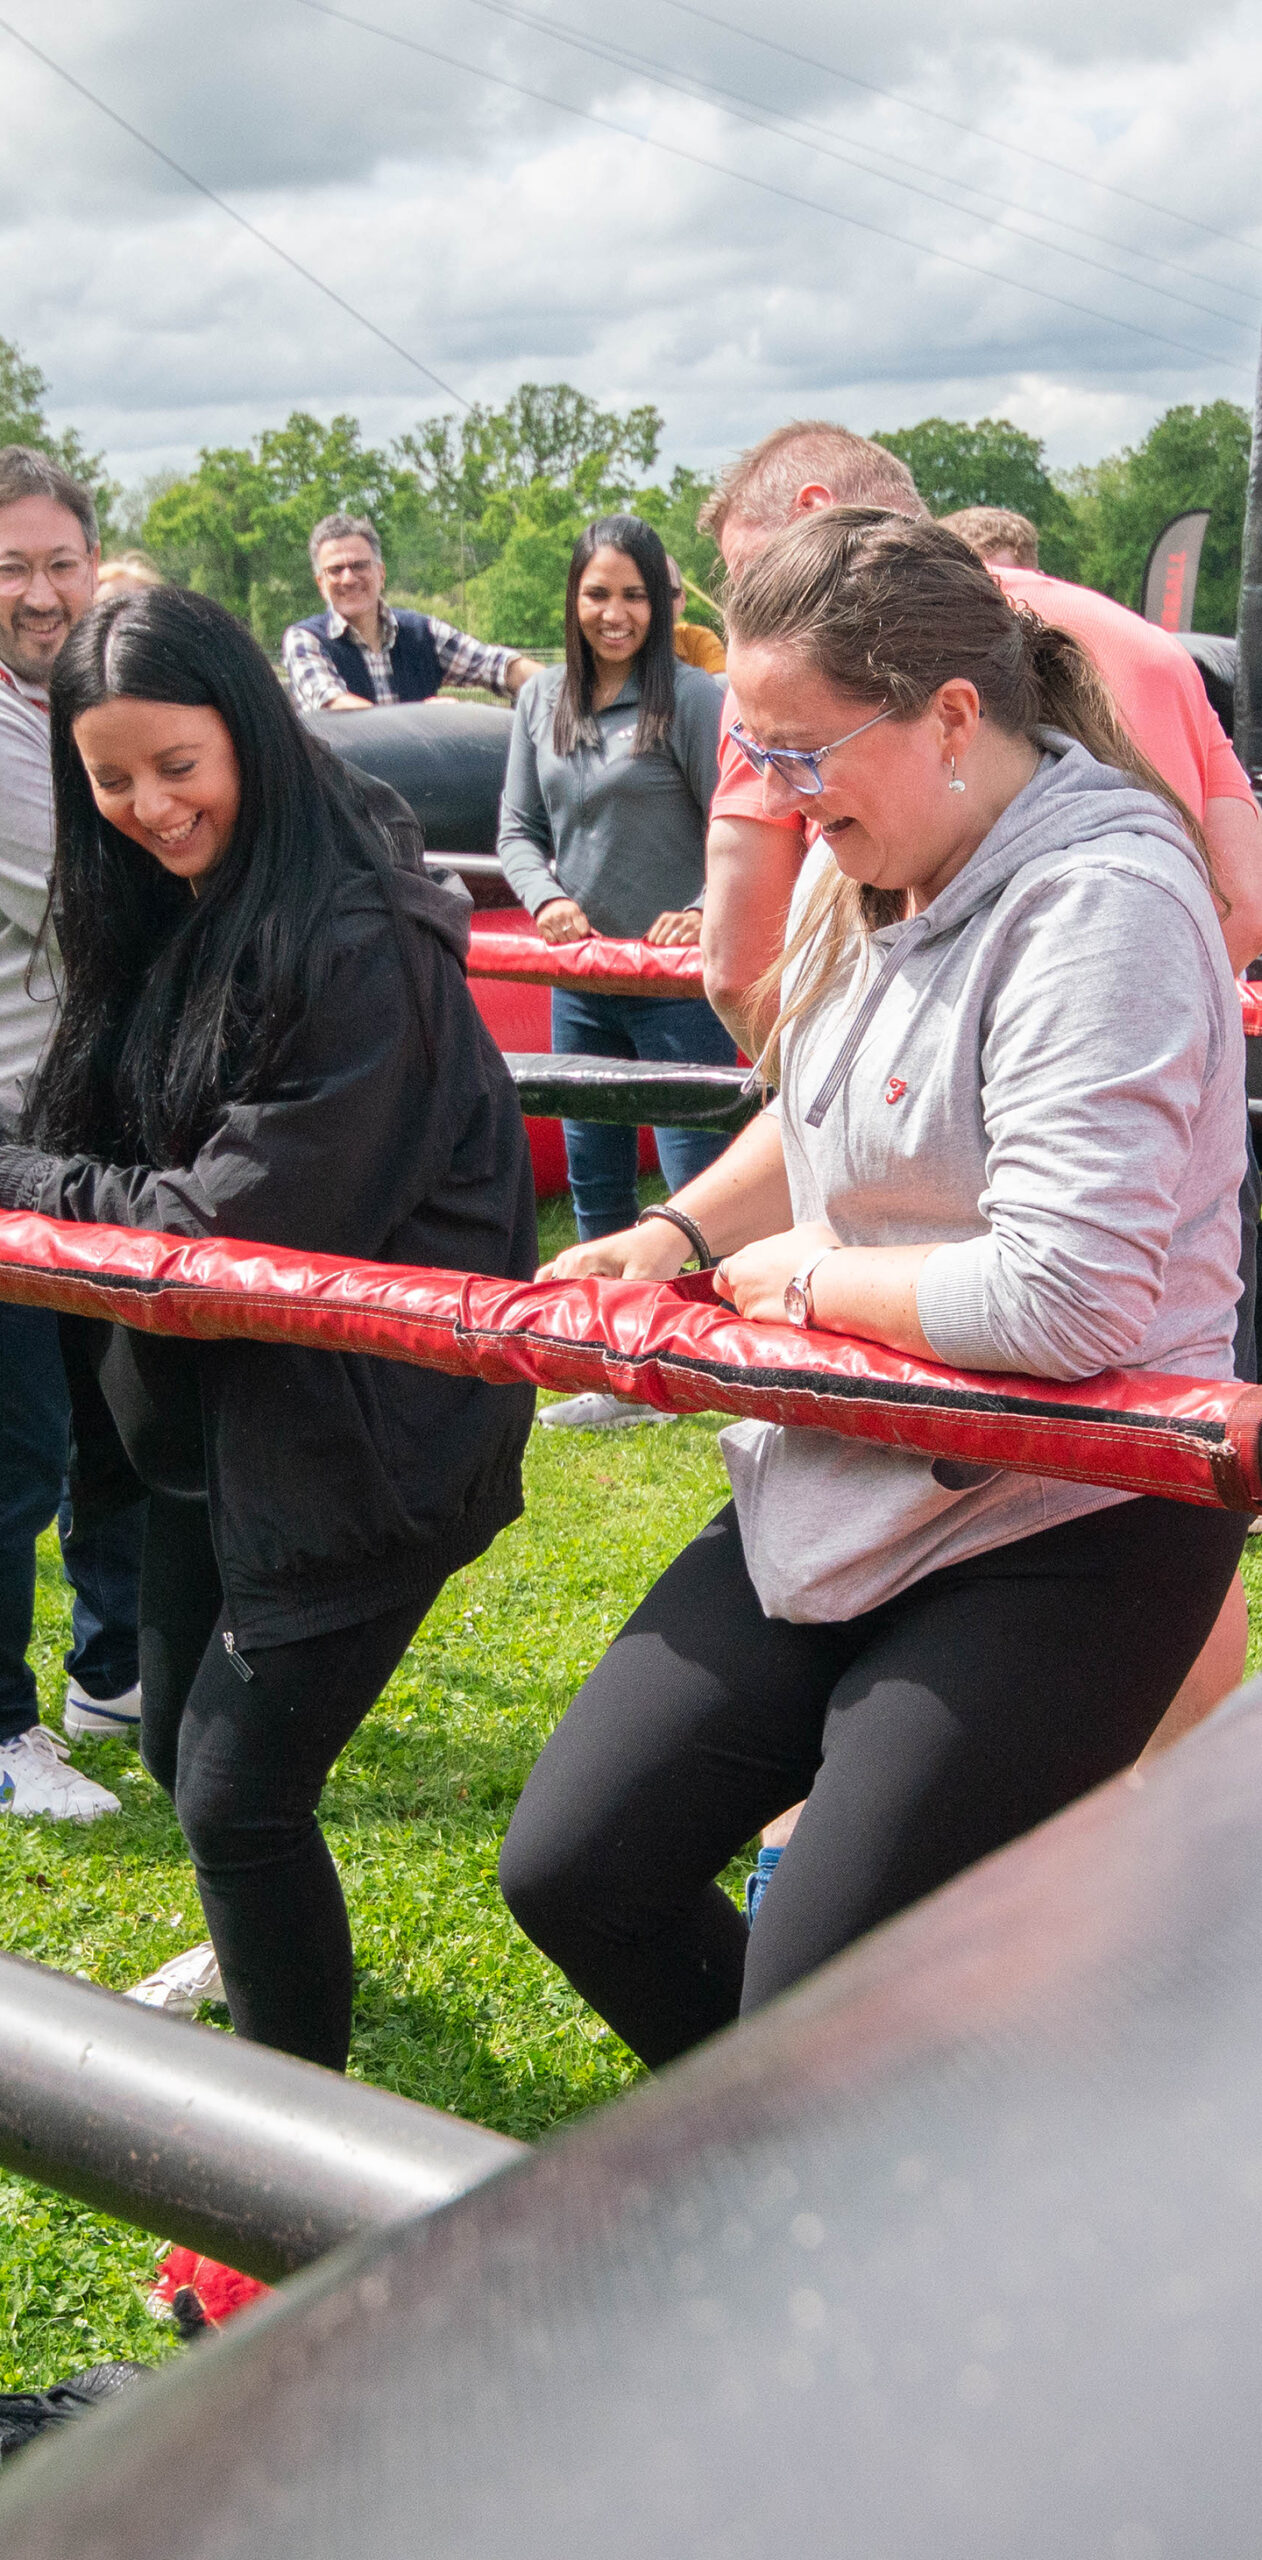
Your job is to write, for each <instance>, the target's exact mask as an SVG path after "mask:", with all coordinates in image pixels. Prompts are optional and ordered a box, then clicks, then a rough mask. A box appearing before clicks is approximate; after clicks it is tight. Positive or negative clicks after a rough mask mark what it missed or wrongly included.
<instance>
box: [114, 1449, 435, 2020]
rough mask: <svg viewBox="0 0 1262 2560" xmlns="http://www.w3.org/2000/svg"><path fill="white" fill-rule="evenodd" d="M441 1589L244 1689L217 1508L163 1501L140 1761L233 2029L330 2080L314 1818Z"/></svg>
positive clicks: (278, 1654)
mask: <svg viewBox="0 0 1262 2560" xmlns="http://www.w3.org/2000/svg"><path fill="white" fill-rule="evenodd" d="M441 1586H442V1576H441V1575H440V1576H438V1577H437V1579H436V1581H435V1585H434V1590H433V1591H432V1592H431V1593H430V1594H429V1595H428V1597H427V1598H426V1599H425V1600H424V1602H423V1603H422V1602H421V1601H418V1600H408V1601H405V1602H403V1603H402V1604H401V1605H400V1606H398V1607H396V1608H393V1609H390V1610H387V1611H386V1613H385V1615H384V1616H382V1617H379V1618H373V1619H372V1620H370V1622H369V1623H368V1624H367V1625H366V1626H355V1627H344V1628H340V1629H339V1630H338V1631H337V1633H336V1634H333V1635H325V1636H310V1637H306V1638H304V1639H303V1640H302V1641H301V1642H299V1643H296V1644H279V1645H267V1646H257V1647H254V1646H252V1647H250V1648H249V1649H248V1664H249V1668H250V1670H251V1672H252V1674H253V1677H252V1678H251V1679H249V1680H243V1679H242V1678H241V1675H240V1673H239V1672H238V1671H235V1670H234V1669H233V1666H232V1663H231V1661H230V1659H229V1656H228V1654H227V1651H226V1650H225V1646H224V1641H223V1638H224V1630H225V1624H226V1621H225V1616H224V1603H223V1590H222V1587H221V1585H220V1581H219V1571H218V1567H217V1565H216V1563H215V1553H214V1548H213V1546H212V1545H211V1538H210V1523H209V1518H208V1515H207V1511H206V1508H205V1505H204V1504H202V1503H198V1502H175V1501H172V1500H170V1499H169V1498H167V1497H166V1496H164V1495H162V1494H154V1495H153V1496H152V1497H151V1500H150V1508H149V1526H148V1531H147V1534H146V1537H145V1547H144V1562H143V1565H142V1567H141V1576H140V1678H141V1684H142V1693H143V1700H144V1704H143V1712H142V1721H141V1735H140V1749H141V1757H142V1759H143V1761H144V1764H145V1767H146V1768H147V1769H148V1770H149V1771H150V1773H151V1775H152V1776H153V1777H155V1778H156V1779H157V1781H158V1784H159V1786H160V1787H165V1789H166V1792H167V1794H168V1795H169V1796H170V1797H171V1799H172V1801H173V1803H174V1805H175V1810H176V1813H177V1815H178V1817H179V1824H180V1829H181V1831H182V1832H183V1834H184V1837H185V1839H186V1840H187V1842H188V1845H189V1848H190V1850H191V1852H192V1857H193V1865H194V1868H195V1869H196V1873H197V1889H198V1892H199V1893H200V1895H201V1898H202V1909H203V1910H204V1912H205V1914H206V1926H207V1928H208V1929H209V1931H210V1934H211V1937H212V1938H213V1940H214V1945H215V1953H216V1955H217V1956H218V1958H219V1970H220V1972H221V1973H222V1975H223V1983H224V1991H225V1994H226V1997H227V2002H228V2007H229V2010H230V2011H231V2015H232V2023H233V2026H234V2027H235V2029H236V2031H237V2034H238V2035H242V2036H249V2037H251V2038H252V2040H253V2041H254V2042H255V2043H256V2044H269V2045H275V2046H277V2047H278V2048H279V2049H280V2051H281V2052H282V2053H296V2054H300V2055H302V2057H303V2058H304V2060H306V2061H308V2062H323V2063H327V2064H328V2065H329V2067H330V2069H332V2070H334V2071H342V2070H344V2069H345V2067H346V2056H347V2053H348V2051H349V2049H350V2028H351V1990H352V1965H351V1940H350V1927H349V1923H348V1921H347V1917H346V1904H345V1902H344V1901H343V1898H342V1888H341V1885H340V1884H339V1883H338V1878H337V1869H336V1867H335V1866H334V1864H333V1860H332V1858H331V1857H330V1855H329V1851H328V1846H327V1843H326V1841H325V1838H324V1835H323V1833H322V1831H321V1829H320V1826H319V1824H318V1822H317V1821H316V1818H315V1814H316V1806H317V1805H318V1803H319V1801H320V1791H321V1789H322V1787H323V1785H324V1781H325V1779H326V1778H327V1776H328V1774H329V1771H330V1769H331V1768H332V1766H333V1763H334V1761H335V1760H336V1758H337V1756H338V1753H339V1751H341V1750H343V1749H344V1747H345V1745H346V1743H347V1742H349V1740H350V1737H351V1735H352V1734H353V1733H354V1731H355V1728H356V1726H357V1725H358V1724H361V1723H362V1721H363V1719H364V1717H365V1716H366V1715H367V1713H368V1710H369V1708H370V1707H371V1706H372V1704H373V1702H374V1700H375V1699H376V1698H377V1697H378V1696H379V1695H380V1693H381V1691H382V1689H384V1687H385V1684H386V1682H387V1680H388V1679H389V1677H390V1674H391V1672H392V1671H393V1670H395V1668H396V1666H397V1665H398V1663H399V1662H400V1661H401V1660H402V1657H403V1655H404V1654H405V1653H406V1651H407V1648H408V1645H409V1644H410V1643H411V1640H412V1637H413V1635H414V1634H415V1632H416V1629H417V1627H418V1625H419V1624H420V1621H421V1619H422V1617H423V1616H424V1614H425V1610H426V1608H428V1607H429V1605H430V1601H432V1600H433V1599H434V1598H435V1597H436V1595H437V1592H438V1591H439V1589H441Z"/></svg>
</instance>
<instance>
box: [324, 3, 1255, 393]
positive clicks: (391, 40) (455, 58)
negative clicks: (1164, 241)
mask: <svg viewBox="0 0 1262 2560" xmlns="http://www.w3.org/2000/svg"><path fill="white" fill-rule="evenodd" d="M299 5H300V6H301V7H302V8H304V9H312V10H314V11H315V12H316V14H317V15H318V16H319V17H322V18H330V19H333V20H335V21H336V22H337V23H338V24H339V25H341V26H347V27H355V28H357V29H358V30H359V32H360V34H361V35H370V36H379V37H381V38H382V39H383V41H384V42H385V43H387V44H395V45H400V46H402V48H403V49H404V51H405V52H408V53H416V54H420V55H422V56H423V57H424V59H425V60H426V61H428V62H441V63H442V64H443V65H444V67H445V68H446V69H447V70H450V71H463V72H466V73H468V74H469V76H470V77H471V78H473V79H475V80H487V81H490V82H491V83H492V85H493V86H494V87H495V88H498V89H508V90H511V91H512V92H513V94H514V95H515V96H517V97H519V98H529V99H530V101H531V103H532V104H533V105H535V106H543V107H552V108H554V109H555V110H556V111H557V113H558V114H560V115H567V116H574V117H577V118H578V119H579V120H580V121H581V122H582V123H584V124H594V125H596V126H598V127H599V128H600V130H601V131H602V132H605V133H616V134H619V135H621V136H622V138H623V139H624V140H625V141H628V142H635V143H638V144H639V145H640V146H641V148H644V147H647V148H648V149H650V150H653V151H659V152H664V153H665V154H666V155H667V156H668V157H669V158H670V159H672V160H682V161H685V162H687V164H688V165H689V166H690V167H692V168H694V169H706V170H708V171H710V172H711V173H712V174H713V175H715V176H717V177H720V178H729V179H731V180H733V181H734V182H735V183H736V184H737V185H739V186H743V187H753V188H755V189H756V190H757V192H758V193H759V194H761V195H769V196H775V197H777V198H778V199H779V200H780V202H781V203H783V204H795V205H800V206H802V207H803V208H804V210H805V211H806V212H808V213H819V214H823V216H824V218H825V220H826V221H829V222H840V223H844V224H845V225H846V226H847V228H848V229H851V230H857V231H867V232H871V233H873V234H874V235H875V237H876V238H878V239H881V240H893V241H896V242H897V243H898V245H899V246H900V247H901V248H904V249H914V250H915V251H916V252H917V254H918V255H919V256H921V257H927V258H934V259H936V260H938V261H939V263H941V264H944V265H946V266H951V267H960V268H962V269H963V271H964V272H965V274H967V275H976V276H982V277H984V278H985V281H986V282H987V284H990V285H998V286H1000V287H1002V288H1004V289H1005V290H1007V291H1009V292H1013V293H1024V294H1028V295H1032V296H1033V297H1034V298H1035V299H1036V300H1037V301H1039V302H1049V303H1054V304H1055V305H1056V307H1057V309H1059V310H1061V311H1072V312H1074V313H1075V314H1076V316H1077V317H1078V318H1079V319H1084V320H1094V321H1097V322H1099V323H1100V324H1101V325H1102V326H1104V327H1105V328H1112V329H1124V330H1125V331H1126V332H1127V334H1128V336H1130V337H1136V338H1146V339H1147V340H1148V341H1149V342H1150V344H1151V345H1153V346H1158V347H1173V348H1174V350H1175V352H1176V354H1178V355H1184V356H1195V358H1196V359H1197V362H1198V363H1200V364H1226V365H1230V366H1232V367H1234V368H1236V369H1240V362H1241V360H1240V359H1239V358H1237V357H1234V356H1221V355H1218V354H1217V353H1216V352H1215V351H1214V349H1213V348H1210V347H1196V346H1192V345H1191V344H1190V343H1189V342H1188V340H1187V339H1185V338H1170V337H1167V336H1166V335H1165V334H1164V333H1163V332H1162V331H1159V330H1156V329H1150V328H1148V327H1146V325H1145V324H1144V323H1143V322H1142V321H1139V320H1123V319H1121V318H1120V317H1118V316H1117V315H1115V314H1113V313H1110V312H1107V311H1097V310H1094V309H1093V308H1092V306H1091V304H1090V303H1086V302H1074V301H1071V299H1070V298H1069V296H1068V295H1067V294H1063V293H1053V292H1051V291H1050V290H1049V289H1048V287H1047V286H1046V285H1037V284H1028V283H1026V282H1025V280H1024V279H1023V278H1020V277H1017V276H1004V275H999V274H997V273H996V272H995V270H994V268H993V267H983V266H981V265H979V264H978V262H977V260H976V259H975V258H962V257H960V256H959V255H958V253H957V252H956V251H955V250H952V249H939V248H937V247H936V246H935V245H934V244H933V243H932V242H930V241H924V240H916V239H914V238H912V237H911V236H910V235H909V234H908V233H907V232H905V231H892V230H890V229H889V227H888V225H887V224H885V223H880V222H873V221H871V220H870V219H868V218H867V217H866V216H864V215H862V214H857V213H845V212H843V211H842V210H841V209H840V207H839V206H837V205H831V204H825V203H823V202H821V200H820V199H819V197H817V196H806V195H802V194H800V193H799V192H798V190H797V189H796V188H793V187H782V186H778V185H777V184H776V183H775V182H774V180H772V179H770V178H759V177H755V176H754V175H753V173H752V172H751V171H749V170H747V169H733V168H730V167H729V166H728V165H727V163H726V162H725V161H722V160H712V159H710V158H709V157H708V156H707V154H705V153H704V152H700V151H689V150H688V149H686V148H685V146H684V145H683V144H682V143H677V142H664V141H662V140H661V139H660V137H659V136H658V135H656V134H646V133H638V132H637V131H636V128H635V126H634V125H628V124H622V123H620V122H619V121H618V119H617V118H616V117H614V116H606V115H602V114H601V113H600V112H599V111H598V109H596V108H595V107H576V106H573V105H572V104H571V103H570V101H569V99H568V98H557V97H553V96H552V94H551V93H550V91H548V90H545V89H535V88H532V87H530V86H529V84H528V83H527V82H526V81H524V80H511V79H509V77H508V76H507V74H506V73H504V72H501V71H488V70H487V69H486V67H485V65H484V64H482V63H478V62H465V61H463V60H462V59H461V57H460V56H459V55H458V54H453V53H445V52H443V51H441V50H440V48H439V47H438V46H437V45H430V44H423V43H422V42H421V40H420V38H419V37H417V36H409V35H403V34H401V33H400V32H399V30H398V29H397V28H394V27H382V26H378V25H377V24H376V22H375V21H374V20H372V19H370V18H360V17H356V16H353V15H352V14H351V12H350V11H349V10H347V9H339V8H336V7H334V6H332V5H331V0H299ZM1219 316H1220V317H1221V316H1222V315H1219Z"/></svg>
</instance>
